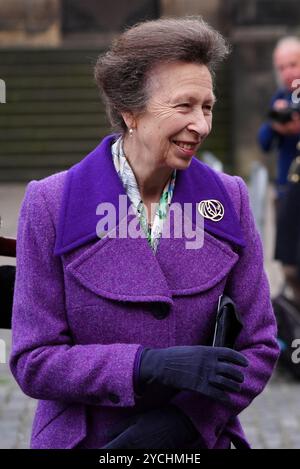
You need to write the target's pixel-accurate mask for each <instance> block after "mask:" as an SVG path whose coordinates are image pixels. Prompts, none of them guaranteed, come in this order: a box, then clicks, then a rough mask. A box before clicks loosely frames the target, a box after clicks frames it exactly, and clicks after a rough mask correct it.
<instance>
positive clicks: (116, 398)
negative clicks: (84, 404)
mask: <svg viewBox="0 0 300 469" xmlns="http://www.w3.org/2000/svg"><path fill="white" fill-rule="evenodd" d="M107 397H108V399H109V400H110V401H111V402H113V403H114V404H118V403H119V402H120V398H119V396H118V395H117V394H114V393H113V392H110V393H109V394H108V395H107Z"/></svg>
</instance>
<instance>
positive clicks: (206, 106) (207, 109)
mask: <svg viewBox="0 0 300 469" xmlns="http://www.w3.org/2000/svg"><path fill="white" fill-rule="evenodd" d="M203 107H204V109H205V110H206V111H208V112H212V110H213V106H212V105H211V104H205V105H204V106H203Z"/></svg>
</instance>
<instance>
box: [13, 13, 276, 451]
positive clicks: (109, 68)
mask: <svg viewBox="0 0 300 469" xmlns="http://www.w3.org/2000/svg"><path fill="white" fill-rule="evenodd" d="M226 54H227V46H226V44H225V42H224V39H223V38H222V37H221V36H220V34H218V33H217V32H216V31H215V30H213V29H212V28H211V27H210V26H208V25H207V24H206V23H205V22H203V21H202V20H201V19H197V18H195V19H190V18H185V19H176V20H175V19H160V20H157V21H150V22H144V23H141V24H139V25H136V26H135V27H132V28H131V29H129V30H128V31H127V32H125V33H123V34H122V35H121V36H120V38H119V39H118V40H117V41H116V42H115V43H114V45H113V46H112V48H111V49H110V50H109V51H108V52H107V53H106V54H105V55H104V56H101V57H100V58H99V60H98V61H97V64H96V67H95V77H96V80H97V84H98V85H99V87H100V89H101V91H102V92H103V94H104V98H105V101H106V105H107V110H108V115H109V117H110V120H111V123H112V125H113V126H114V128H115V129H116V130H118V133H117V134H113V135H109V136H107V137H106V138H105V139H104V140H103V141H102V142H101V143H100V145H99V146H98V147H97V148H96V149H95V150H94V151H92V152H91V153H90V154H89V155H88V156H87V157H85V158H84V159H83V160H82V161H81V162H80V163H78V164H76V165H75V166H73V167H72V168H70V169H69V170H68V171H64V172H61V173H58V174H54V175H52V176H50V177H47V178H45V179H43V180H41V181H38V182H37V181H32V182H30V183H29V185H28V188H27V191H26V195H25V198H24V201H23V205H22V208H21V213H20V220H19V228H18V249H17V261H18V262H17V263H18V267H17V276H16V292H15V298H14V311H13V350H12V354H11V359H10V365H11V370H12V372H13V374H14V376H15V378H16V380H17V381H18V383H19V385H20V386H21V388H22V390H23V391H24V392H25V393H26V394H28V395H29V396H32V397H34V398H36V399H39V403H38V408H37V412H36V415H35V419H34V424H33V431H32V440H31V447H32V448H75V447H76V448H100V447H106V448H109V447H110V448H179V447H181V448H204V447H205V448H229V447H230V443H231V442H234V444H235V445H236V446H237V447H248V446H249V445H248V443H247V440H246V438H245V435H244V433H243V431H242V428H241V426H240V424H239V421H238V418H237V415H238V414H239V413H240V412H241V411H242V410H243V409H245V408H246V407H247V406H248V405H249V404H250V402H251V401H252V399H253V398H254V397H255V396H257V395H258V394H259V393H260V392H261V391H262V390H263V388H264V386H265V385H266V383H267V381H268V379H269V378H270V376H271V373H272V370H273V367H274V365H275V362H276V359H277V356H278V347H277V343H276V339H275V336H276V325H275V320H274V316H273V310H272V307H271V302H270V297H269V286H268V282H267V279H266V275H265V272H264V269H263V255H262V246H261V241H260V238H259V235H258V233H257V230H256V228H255V225H254V222H253V217H252V214H251V211H250V207H249V200H248V193H247V188H246V185H245V183H244V182H243V181H242V179H241V178H239V177H232V176H228V175H226V174H220V175H218V174H216V173H215V172H214V171H213V170H211V169H210V168H209V167H208V166H206V165H205V164H203V163H201V162H199V161H198V160H197V159H196V158H195V157H194V156H193V155H195V153H196V151H197V149H198V148H199V146H200V145H201V143H202V142H203V140H204V139H205V138H206V137H207V135H208V134H209V132H210V130H211V123H212V108H213V104H214V99H215V98H214V94H213V85H212V74H213V72H214V69H215V65H216V64H217V63H218V62H219V61H220V60H221V59H222V58H223V57H224V56H225V55H226ZM124 200H125V203H124ZM151 203H153V204H154V207H153V206H152V207H151ZM175 204H176V207H177V212H178V208H179V209H183V208H185V206H187V205H188V204H190V205H189V207H192V211H190V212H189V215H190V217H189V220H190V222H191V223H193V224H192V227H193V229H194V231H196V233H197V230H198V232H199V233H202V236H203V243H202V245H201V247H200V248H199V247H197V248H196V249H194V248H191V247H190V245H189V246H188V247H187V241H189V239H187V238H188V236H185V232H184V234H183V235H181V236H180V235H178V232H176V233H174V228H176V229H177V228H178V226H177V225H179V223H180V222H181V221H182V218H185V213H184V214H183V215H184V216H183V217H182V216H181V215H180V213H179V215H178V213H177V214H176V216H175V212H174V217H173V216H172V217H169V214H170V213H171V212H170V210H171V208H172V207H173V205H174V206H175ZM124 206H125V209H131V211H130V212H129V213H130V217H127V211H126V210H125V215H124ZM179 212H180V210H179ZM191 212H192V213H191ZM199 212H201V215H202V216H201V217H200V216H198V217H197V215H199ZM181 213H183V212H181ZM101 214H102V215H105V214H106V215H107V217H103V218H101V219H100V217H99V215H101ZM103 220H104V221H105V223H102V222H103ZM203 221H204V230H203V229H202V230H201V228H202V226H203ZM167 222H170V230H169V231H170V236H168V235H166V234H165V232H167V234H168V230H163V228H165V226H168V224H167ZM105 225H107V227H106V226H105ZM133 225H135V228H137V231H138V232H139V234H140V236H135V232H134V229H133V228H132V227H133ZM139 228H140V229H139ZM124 229H128V230H127V231H126V230H125V231H126V233H128V232H129V231H130V230H131V231H130V236H128V235H125V236H124ZM99 237H100V239H99ZM225 289H226V293H227V294H228V296H230V297H231V298H232V299H233V301H234V302H235V304H236V306H237V309H238V311H239V313H240V315H241V318H242V321H243V329H242V331H241V333H240V334H239V336H238V337H237V339H236V343H235V349H236V350H231V349H229V348H225V347H220V348H217V347H212V346H211V344H212V339H213V334H214V324H215V315H216V308H217V303H218V298H219V296H220V295H221V294H222V293H223V292H224V290H225Z"/></svg>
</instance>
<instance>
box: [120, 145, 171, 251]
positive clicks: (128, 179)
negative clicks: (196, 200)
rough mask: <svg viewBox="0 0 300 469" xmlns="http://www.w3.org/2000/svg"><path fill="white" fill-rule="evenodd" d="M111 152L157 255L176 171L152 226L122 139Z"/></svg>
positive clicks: (157, 207)
mask: <svg viewBox="0 0 300 469" xmlns="http://www.w3.org/2000/svg"><path fill="white" fill-rule="evenodd" d="M111 150H112V156H113V162H114V166H115V169H116V171H117V173H118V175H119V177H120V179H121V181H122V183H123V186H124V188H125V190H126V193H127V195H128V197H129V199H130V201H131V203H132V206H133V209H134V211H135V214H136V215H137V217H138V218H139V222H140V225H141V227H142V229H143V230H144V232H145V234H146V236H147V240H148V243H149V245H150V247H151V248H152V250H153V252H154V253H156V250H157V246H158V242H159V239H160V237H161V234H162V229H163V223H164V220H165V219H166V218H167V215H168V209H169V206H170V203H171V200H172V195H173V192H174V187H175V180H176V169H174V170H173V172H172V174H171V176H170V178H169V180H168V181H167V183H166V185H165V187H164V189H163V191H162V194H161V196H160V200H159V202H158V203H157V204H156V210H155V215H154V219H153V224H152V226H151V225H150V224H148V222H147V216H146V208H145V205H144V203H143V201H142V198H141V195H140V191H139V188H138V184H137V181H136V178H135V175H134V172H133V171H132V168H131V166H130V164H129V162H128V160H127V159H126V156H125V154H124V150H123V139H122V137H119V139H118V140H117V141H116V142H115V143H114V144H113V145H112V147H111Z"/></svg>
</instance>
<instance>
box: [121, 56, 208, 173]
mask: <svg viewBox="0 0 300 469" xmlns="http://www.w3.org/2000/svg"><path fill="white" fill-rule="evenodd" d="M212 86H213V85H212V78H211V74H210V72H209V70H208V68H207V67H206V66H205V65H200V64H194V63H185V62H174V63H168V64H162V65H157V66H156V67H155V68H154V69H153V70H152V72H151V74H150V77H149V79H148V83H147V91H148V96H149V99H148V101H147V105H146V109H145V111H144V112H143V113H142V115H139V116H130V115H126V116H125V117H124V118H125V122H126V124H127V125H128V127H133V128H134V129H135V131H134V147H135V151H136V152H137V153H138V154H139V155H140V158H143V159H144V162H145V163H147V162H149V161H150V159H151V163H152V166H154V165H155V167H163V166H164V167H169V168H176V169H185V168H186V167H187V166H189V164H190V162H191V159H192V156H193V155H194V154H195V153H196V151H197V149H198V148H199V146H200V145H201V143H202V142H203V140H204V139H205V138H206V137H207V135H208V134H209V132H210V131H211V126H212V108H213V104H214V100H215V98H214V94H213V90H212ZM142 155H143V156H142Z"/></svg>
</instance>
